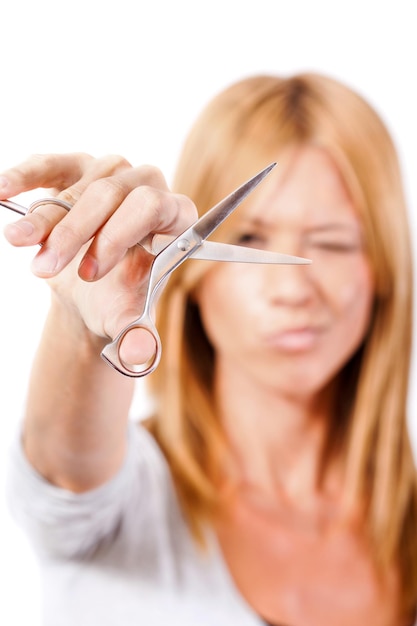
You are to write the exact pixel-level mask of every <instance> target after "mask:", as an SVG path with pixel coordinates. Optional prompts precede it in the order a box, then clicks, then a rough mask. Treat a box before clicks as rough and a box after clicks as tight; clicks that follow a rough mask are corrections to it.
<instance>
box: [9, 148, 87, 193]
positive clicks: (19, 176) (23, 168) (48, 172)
mask: <svg viewBox="0 0 417 626" xmlns="http://www.w3.org/2000/svg"><path fill="white" fill-rule="evenodd" d="M92 159H93V157H92V156H90V155H88V154H85V153H81V152H77V153H72V154H34V155H32V156H31V157H29V158H28V159H26V161H23V162H22V163H20V164H19V165H16V166H15V167H12V168H10V169H8V170H6V171H5V172H3V173H2V174H1V175H0V181H1V188H0V195H2V196H3V192H4V196H3V197H4V198H6V197H13V196H17V195H18V194H20V193H22V192H24V191H29V190H31V189H36V188H38V187H43V188H46V187H56V188H59V189H64V188H66V187H69V186H70V185H72V184H73V183H74V182H75V181H76V180H78V179H79V178H80V177H81V176H82V174H83V172H84V170H85V168H86V167H87V165H88V163H89V162H90V161H91V160H92Z"/></svg>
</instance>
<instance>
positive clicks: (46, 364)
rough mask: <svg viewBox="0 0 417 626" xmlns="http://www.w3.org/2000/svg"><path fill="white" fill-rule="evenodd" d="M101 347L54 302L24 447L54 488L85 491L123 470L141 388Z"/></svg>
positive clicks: (34, 377) (31, 387) (29, 408)
mask: <svg viewBox="0 0 417 626" xmlns="http://www.w3.org/2000/svg"><path fill="white" fill-rule="evenodd" d="M101 347H102V345H101V340H100V339H99V338H98V337H95V336H94V335H93V334H92V333H91V332H90V331H88V330H87V328H86V327H85V325H84V324H83V323H82V321H81V319H80V318H79V317H78V316H77V315H76V314H75V312H71V311H69V310H68V309H67V308H66V307H64V306H63V305H62V304H61V303H60V301H59V299H57V298H56V297H53V300H52V305H51V309H50V312H49V315H48V318H47V320H46V324H45V329H44V332H43V335H42V338H41V342H40V345H39V348H38V351H37V354H36V357H35V360H34V364H33V369H32V374H31V379H30V384H29V389H28V395H27V404H26V415H25V421H24V428H23V444H24V449H25V452H26V455H27V457H28V459H29V461H30V462H31V463H32V465H33V466H34V467H35V469H36V470H37V471H38V472H40V473H41V474H42V475H43V476H45V478H47V479H48V480H49V481H50V482H52V483H54V484H56V485H59V486H62V487H65V488H68V489H71V490H74V491H83V490H86V489H89V488H93V487H95V486H98V485H99V484H101V483H102V482H104V481H105V480H107V479H108V478H110V477H111V476H112V475H113V474H114V473H115V472H116V471H117V469H118V468H119V467H120V465H121V463H122V460H123V457H124V454H125V438H126V421H127V419H128V412H129V406H130V403H131V399H132V394H133V385H134V383H133V381H132V380H131V379H129V378H126V377H124V376H122V375H121V374H119V373H117V372H115V371H114V370H112V369H111V368H110V367H109V366H108V365H107V364H106V363H105V362H104V361H103V360H102V359H101V357H100V349H101Z"/></svg>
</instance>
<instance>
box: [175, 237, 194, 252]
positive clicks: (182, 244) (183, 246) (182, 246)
mask: <svg viewBox="0 0 417 626" xmlns="http://www.w3.org/2000/svg"><path fill="white" fill-rule="evenodd" d="M177 247H178V249H179V250H182V251H183V252H187V250H189V249H190V247H191V244H190V242H189V241H188V239H180V240H179V241H178V243H177Z"/></svg>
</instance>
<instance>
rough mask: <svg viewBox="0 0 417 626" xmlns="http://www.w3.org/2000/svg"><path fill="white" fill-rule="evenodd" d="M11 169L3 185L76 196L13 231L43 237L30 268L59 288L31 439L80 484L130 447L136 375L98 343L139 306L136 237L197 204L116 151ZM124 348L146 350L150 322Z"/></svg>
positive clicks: (32, 398) (96, 477)
mask: <svg viewBox="0 0 417 626" xmlns="http://www.w3.org/2000/svg"><path fill="white" fill-rule="evenodd" d="M3 176H4V178H5V179H6V180H7V181H8V184H7V187H6V188H5V189H4V190H0V193H1V194H2V195H7V196H8V197H12V196H14V195H17V194H18V193H20V192H22V191H25V190H28V189H32V188H35V187H38V186H40V187H53V188H54V193H58V194H59V197H61V198H62V199H64V200H66V201H68V202H70V203H71V204H72V205H73V208H72V209H71V211H70V212H69V213H65V212H63V211H62V210H60V209H59V208H57V207H56V206H54V205H47V206H43V207H41V208H39V209H38V210H37V211H36V212H34V213H32V214H31V215H28V216H26V217H25V218H23V219H22V220H20V221H19V222H17V223H16V224H14V225H10V226H9V227H8V228H7V229H6V233H5V234H6V237H7V239H8V240H9V242H10V243H12V244H13V245H16V246H27V245H36V244H39V243H41V242H42V243H43V245H42V247H41V248H40V250H39V251H38V253H37V255H36V257H35V259H34V263H33V271H34V272H35V274H37V275H38V276H40V277H42V278H45V279H46V280H48V283H49V285H50V287H51V292H52V293H51V307H50V311H49V314H48V318H47V320H46V324H45V329H44V332H43V334H42V337H41V341H40V345H39V349H38V352H37V355H36V359H35V362H34V366H33V371H32V375H31V380H30V385H29V390H28V398H27V409H26V415H25V421H24V429H23V443H24V449H25V452H26V454H27V457H28V459H29V460H30V462H31V463H32V465H33V466H34V467H35V469H37V471H39V472H40V473H41V474H42V475H43V476H44V477H46V478H47V479H48V480H49V481H50V482H52V483H54V484H56V485H58V486H62V487H66V488H68V489H71V490H73V491H84V490H87V489H90V488H93V487H96V486H98V485H100V484H101V483H102V482H104V481H106V480H108V479H109V478H110V477H111V476H112V475H113V474H114V473H115V472H116V471H117V469H118V468H119V467H120V465H121V463H122V459H123V458H124V453H125V437H126V421H127V416H128V410H129V406H130V402H131V398H132V393H133V381H132V380H131V379H128V378H126V377H124V376H122V375H121V374H119V373H117V372H115V371H113V370H112V369H111V368H110V367H109V366H108V365H106V364H105V363H104V361H103V360H102V359H101V358H100V350H101V348H102V347H103V345H104V342H105V341H107V340H108V338H114V337H115V336H116V334H117V333H118V332H119V330H120V329H121V328H122V327H124V326H125V325H126V324H127V323H128V322H130V321H132V320H133V319H135V318H136V317H138V315H139V313H140V311H141V308H142V305H143V297H142V294H143V287H144V285H145V284H146V279H147V275H148V270H149V263H150V258H149V256H148V255H147V253H145V252H144V250H143V249H142V248H140V247H138V246H137V245H136V242H137V241H140V240H141V239H143V238H144V237H146V236H147V235H148V234H149V233H154V232H166V233H172V234H176V233H179V232H181V231H182V230H184V228H186V227H187V226H188V225H189V223H190V222H191V221H192V219H194V218H195V207H194V206H193V205H192V203H191V202H190V201H189V200H188V199H186V198H184V197H182V196H176V195H174V194H171V193H169V191H168V188H167V186H166V183H165V180H164V179H163V177H162V175H161V174H160V172H159V171H158V170H157V169H156V168H150V167H143V168H132V167H131V166H130V165H129V164H128V163H127V162H126V161H124V160H123V159H117V158H114V157H107V158H105V159H99V160H96V159H92V158H91V157H89V156H87V155H64V156H49V157H35V158H31V159H29V160H28V161H27V162H25V163H23V164H22V165H20V166H18V167H16V168H13V169H11V170H9V171H7V172H5V173H4V175H3ZM22 224H26V226H25V227H22ZM122 350H123V351H124V352H123V354H122V358H124V360H126V361H128V362H132V363H134V362H135V357H137V358H138V361H137V362H142V360H143V355H144V354H146V351H147V346H146V340H145V337H144V335H143V333H142V334H141V333H140V331H132V332H131V333H129V334H128V335H127V337H126V339H125V340H124V342H123V345H122Z"/></svg>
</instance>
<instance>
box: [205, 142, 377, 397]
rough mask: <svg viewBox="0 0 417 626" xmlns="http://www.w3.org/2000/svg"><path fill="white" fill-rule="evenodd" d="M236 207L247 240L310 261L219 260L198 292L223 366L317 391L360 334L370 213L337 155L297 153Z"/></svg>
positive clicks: (297, 390) (240, 234)
mask: <svg viewBox="0 0 417 626" xmlns="http://www.w3.org/2000/svg"><path fill="white" fill-rule="evenodd" d="M247 202H248V204H247V205H245V207H243V206H242V207H241V209H242V210H241V212H240V213H239V209H238V211H237V213H236V215H237V214H239V217H238V218H236V220H237V219H238V221H236V222H235V223H234V225H233V228H234V233H233V238H232V239H230V238H229V241H230V242H231V243H232V242H233V243H240V244H241V245H245V246H250V247H254V248H262V249H266V250H272V251H278V252H284V253H286V254H291V255H296V256H302V257H306V258H309V259H311V260H312V264H311V265H308V266H306V265H292V266H291V265H255V264H246V263H217V264H214V265H213V267H212V268H211V269H210V270H209V271H208V272H207V273H206V274H205V275H204V277H203V278H202V280H201V281H200V283H199V287H198V290H197V293H196V298H197V302H198V304H199V307H200V312H201V316H202V320H203V324H204V327H205V329H206V332H207V335H208V337H209V339H210V341H211V343H212V344H213V347H214V349H215V351H216V364H217V366H216V371H218V372H219V373H220V374H221V375H222V376H224V375H227V373H228V372H233V376H235V377H236V375H237V376H240V377H241V380H242V381H244V380H245V379H246V380H251V381H256V382H257V383H259V384H261V385H268V386H273V387H275V388H276V389H277V390H279V389H282V391H283V392H285V393H286V394H291V395H294V394H295V395H300V396H306V395H307V396H311V395H312V394H317V393H318V392H320V390H322V389H323V388H324V387H325V386H326V384H327V383H328V382H329V381H330V380H331V379H332V378H333V377H334V376H335V374H336V373H337V372H338V371H339V370H340V369H341V368H342V367H343V365H344V364H345V363H346V361H347V360H348V359H349V357H350V356H352V354H353V353H354V352H355V351H356V349H357V348H358V346H359V345H360V344H361V342H362V340H363V338H364V335H365V333H366V330H367V328H368V325H369V319H370V313H371V308H372V302H373V292H374V288H373V278H372V273H371V270H370V265H369V262H368V259H367V255H366V250H365V247H364V242H363V232H362V228H361V223H360V221H359V219H358V216H357V215H356V213H355V209H354V207H353V205H352V201H351V199H350V197H349V195H348V193H347V190H346V188H345V186H344V183H343V181H342V179H341V177H340V175H339V173H338V170H337V169H336V166H335V164H334V163H333V161H332V160H331V158H330V157H329V156H328V155H327V154H326V153H325V152H324V151H323V150H320V149H319V148H315V147H305V148H302V149H299V150H298V151H297V152H296V153H294V154H292V156H291V158H289V159H288V160H287V161H286V163H285V165H283V166H282V167H281V171H280V164H279V163H278V166H277V168H275V170H273V172H272V173H271V174H269V176H268V177H267V178H266V179H265V180H264V181H263V182H262V183H261V185H260V186H259V188H258V189H257V190H256V192H255V193H254V194H252V195H251V197H250V199H249V200H248V201H247Z"/></svg>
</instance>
